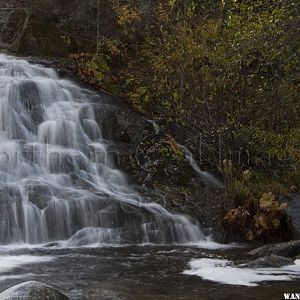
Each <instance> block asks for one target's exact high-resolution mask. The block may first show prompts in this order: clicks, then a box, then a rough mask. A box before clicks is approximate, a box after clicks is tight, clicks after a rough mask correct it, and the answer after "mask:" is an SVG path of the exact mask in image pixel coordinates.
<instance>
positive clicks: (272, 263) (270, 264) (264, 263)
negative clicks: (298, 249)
mask: <svg viewBox="0 0 300 300" xmlns="http://www.w3.org/2000/svg"><path fill="white" fill-rule="evenodd" d="M293 264H294V260H293V259H291V258H287V257H282V256H278V255H273V254H272V255H269V256H264V257H260V258H258V259H256V260H253V261H250V262H248V263H246V264H243V267H246V268H280V267H284V266H289V265H293Z"/></svg>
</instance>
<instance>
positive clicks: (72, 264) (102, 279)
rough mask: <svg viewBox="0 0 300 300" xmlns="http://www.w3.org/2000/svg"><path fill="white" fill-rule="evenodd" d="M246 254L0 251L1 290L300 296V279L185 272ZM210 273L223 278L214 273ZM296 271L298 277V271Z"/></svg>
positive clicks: (90, 297) (155, 249)
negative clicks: (27, 285) (36, 287)
mask: <svg viewBox="0 0 300 300" xmlns="http://www.w3.org/2000/svg"><path fill="white" fill-rule="evenodd" d="M208 245H209V244H208ZM246 251H247V249H244V248H233V249H223V250H212V249H210V250H209V249H201V248H197V247H186V246H176V247H174V246H168V247H164V246H143V247H141V246H126V247H102V248H86V247H85V248H47V247H40V248H31V247H29V248H23V247H20V248H18V247H12V248H10V247H2V248H0V264H1V266H0V292H1V291H3V290H5V289H6V288H9V287H11V286H13V285H15V284H19V283H21V282H24V281H28V280H37V281H41V282H44V283H47V284H50V285H52V286H54V287H56V288H58V289H60V290H61V291H63V292H64V293H66V294H67V295H68V296H69V297H70V299H73V300H96V299H97V300H102V299H105V300H147V299H151V300H161V299H172V300H181V299H188V300H193V299H195V300H196V299H197V300H198V299H204V300H206V299H228V300H229V299H230V300H231V299H235V298H238V299H256V300H257V299H283V293H286V292H297V291H298V292H299V283H300V280H299V278H298V279H297V278H296V277H295V278H293V279H291V280H290V281H262V282H258V283H257V285H256V286H253V287H248V286H240V285H228V284H221V283H219V282H217V281H216V282H214V281H212V280H204V279H203V278H201V277H198V276H190V275H187V274H184V273H185V271H186V270H188V269H189V265H190V262H191V261H193V260H195V259H205V261H219V262H220V261H229V260H230V261H237V260H241V259H243V258H245V257H246V256H245V253H246ZM3 261H4V262H6V264H2V262H3ZM219 265H222V264H220V263H219ZM241 270H244V269H241ZM249 270H251V269H249ZM210 272H211V274H216V275H217V274H219V275H220V273H214V270H213V269H212V270H210ZM215 272H219V271H215ZM269 272H274V273H276V270H275V269H274V270H273V271H272V270H269ZM277 272H278V270H277ZM282 273H284V272H282ZM285 273H286V272H285ZM297 273H298V276H299V270H298V272H297ZM226 277H228V278H231V273H230V272H228V271H227V273H226V270H225V274H224V279H225V280H226Z"/></svg>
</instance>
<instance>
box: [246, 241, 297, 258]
mask: <svg viewBox="0 0 300 300" xmlns="http://www.w3.org/2000/svg"><path fill="white" fill-rule="evenodd" d="M249 254H250V255H256V256H264V255H271V254H274V255H279V256H284V257H295V256H297V255H299V254H300V240H298V241H290V242H287V243H279V244H272V245H266V246H263V247H259V248H256V249H254V250H252V251H250V252H249Z"/></svg>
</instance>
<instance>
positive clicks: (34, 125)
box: [0, 55, 203, 246]
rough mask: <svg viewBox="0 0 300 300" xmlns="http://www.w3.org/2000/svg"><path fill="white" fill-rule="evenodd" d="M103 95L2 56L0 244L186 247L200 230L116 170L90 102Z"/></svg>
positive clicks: (0, 57) (0, 80) (46, 71)
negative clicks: (148, 197) (146, 195)
mask: <svg viewBox="0 0 300 300" xmlns="http://www.w3.org/2000/svg"><path fill="white" fill-rule="evenodd" d="M93 102H101V96H99V95H97V94H95V93H93V92H91V91H88V90H86V89H82V88H80V87H79V86H77V85H76V84H74V83H72V82H70V81H67V80H63V79H60V78H59V77H58V76H57V74H56V73H55V72H54V71H53V70H51V69H49V68H45V67H42V66H40V65H33V64H30V63H28V62H26V61H24V60H19V59H15V58H13V57H8V56H5V55H1V56H0V243H1V244H10V243H29V244H37V243H44V242H49V241H58V240H65V241H66V242H65V244H66V245H70V246H80V245H87V244H94V243H99V244H140V243H156V244H170V243H189V242H196V241H199V240H202V239H203V234H202V232H201V230H200V228H199V226H198V225H197V224H195V223H193V222H192V221H190V220H189V219H188V218H186V217H184V216H181V215H173V214H171V213H169V212H168V211H167V210H165V209H164V208H163V207H161V206H159V205H158V204H155V203H145V202H144V201H143V199H142V197H140V196H139V195H138V194H137V193H136V192H135V191H134V190H133V189H132V188H131V187H130V186H129V185H128V184H127V182H126V177H125V176H124V175H123V174H122V173H121V172H120V171H118V170H116V169H115V168H114V165H113V161H112V159H111V157H110V155H109V153H108V151H107V143H106V141H105V140H103V139H102V136H101V128H99V126H98V124H97V123H96V121H95V119H94V113H93V108H92V105H91V103H93Z"/></svg>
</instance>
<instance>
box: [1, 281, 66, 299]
mask: <svg viewBox="0 0 300 300" xmlns="http://www.w3.org/2000/svg"><path fill="white" fill-rule="evenodd" d="M67 299H69V298H68V297H67V296H65V295H64V294H63V293H61V292H60V291H58V290H56V289H54V288H52V287H51V286H48V285H46V284H43V283H41V282H37V281H28V282H24V283H21V284H19V285H16V286H13V287H11V288H10V289H8V290H6V291H4V292H3V293H1V294H0V300H67Z"/></svg>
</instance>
